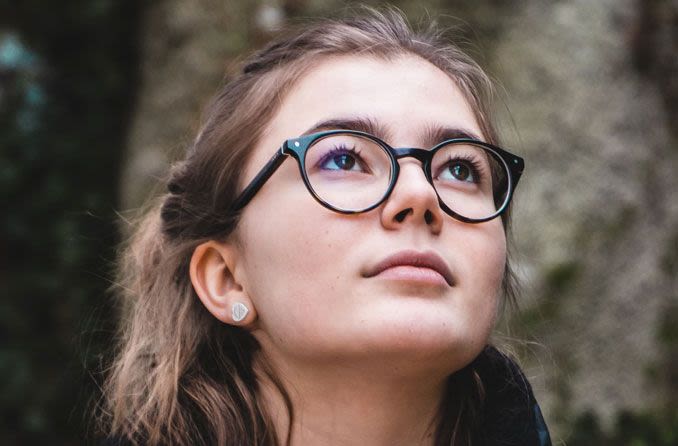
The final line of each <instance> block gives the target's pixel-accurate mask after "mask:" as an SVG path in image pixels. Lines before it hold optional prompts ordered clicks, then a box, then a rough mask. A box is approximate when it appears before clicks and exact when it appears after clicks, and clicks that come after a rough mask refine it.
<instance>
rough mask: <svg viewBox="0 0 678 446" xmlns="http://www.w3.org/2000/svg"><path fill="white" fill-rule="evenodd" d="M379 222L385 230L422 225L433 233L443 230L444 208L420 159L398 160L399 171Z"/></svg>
mask: <svg viewBox="0 0 678 446" xmlns="http://www.w3.org/2000/svg"><path fill="white" fill-rule="evenodd" d="M381 223H382V225H383V226H384V227H385V228H387V229H399V228H401V227H402V226H403V225H405V224H408V223H409V224H415V225H419V224H423V225H425V226H427V227H428V228H429V230H430V231H431V232H432V233H434V234H438V233H439V232H440V230H441V229H442V223H443V210H442V209H441V208H440V205H439V204H438V196H437V195H436V192H435V190H434V189H433V186H432V185H431V183H429V182H428V180H427V179H426V175H425V174H424V170H423V169H422V167H421V163H420V162H418V161H416V160H413V159H406V160H402V161H400V173H399V174H398V178H397V180H396V184H395V186H394V187H393V191H392V192H391V194H390V195H389V197H388V199H387V200H386V203H385V205H384V207H383V209H382V212H381Z"/></svg>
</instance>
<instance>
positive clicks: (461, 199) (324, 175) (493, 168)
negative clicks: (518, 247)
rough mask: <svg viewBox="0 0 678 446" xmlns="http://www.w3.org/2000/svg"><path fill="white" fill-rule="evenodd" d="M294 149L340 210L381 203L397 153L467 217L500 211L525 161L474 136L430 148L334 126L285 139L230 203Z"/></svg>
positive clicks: (307, 174)
mask: <svg viewBox="0 0 678 446" xmlns="http://www.w3.org/2000/svg"><path fill="white" fill-rule="evenodd" d="M288 156H292V157H294V158H295V159H296V160H297V163H298V164H299V171H300V172H301V176H302V178H303V180H304V184H305V185H306V188H307V189H308V191H309V192H310V193H311V195H312V196H313V197H314V198H315V199H316V200H317V201H318V202H319V203H320V204H321V205H323V206H325V207H326V208H328V209H331V210H332V211H335V212H340V213H342V214H357V213H361V212H367V211H369V210H372V209H374V208H376V207H377V206H379V205H380V204H381V203H383V202H384V201H385V200H386V199H387V198H388V197H389V195H390V194H391V192H392V191H393V188H394V187H395V184H396V181H398V174H399V172H400V165H399V163H398V160H399V159H400V158H405V157H412V158H416V159H417V160H419V161H420V162H421V163H422V168H423V170H424V174H425V175H426V179H427V180H428V182H429V183H430V184H431V185H432V186H433V189H434V190H435V192H436V195H437V196H438V203H439V205H440V207H441V209H443V210H444V211H445V212H446V213H447V214H448V215H450V216H452V217H453V218H456V219H457V220H460V221H463V222H467V223H481V222H484V221H488V220H492V219H493V218H495V217H497V216H498V215H501V214H502V213H503V212H504V211H505V210H506V209H507V207H508V205H509V202H510V201H511V196H512V195H513V191H514V190H515V188H516V185H517V184H518V180H519V179H520V176H521V174H522V172H523V169H524V165H525V163H524V160H523V159H522V158H520V157H519V156H516V155H513V154H511V153H509V152H507V151H505V150H503V149H501V148H499V147H496V146H494V145H492V144H488V143H486V142H483V141H477V140H475V139H469V138H458V139H449V140H446V141H443V142H441V143H440V144H438V145H436V146H435V147H433V148H432V149H430V150H424V149H417V148H393V147H391V146H389V145H388V144H386V143H385V142H384V141H382V140H380V139H379V138H377V137H376V136H373V135H370V134H369V133H364V132H360V131H356V130H329V131H324V132H319V133H313V134H310V135H305V136H301V137H299V138H292V139H288V140H287V141H285V142H284V143H283V145H282V147H280V149H279V150H277V151H276V152H275V154H274V155H273V157H272V158H271V159H270V160H269V161H268V162H267V163H266V165H265V166H264V167H263V168H262V169H261V171H260V172H259V173H258V174H257V176H256V177H254V179H253V180H252V181H251V182H250V184H249V185H247V187H246V188H245V189H244V190H243V192H242V193H241V194H240V196H239V197H238V198H237V199H236V201H235V202H234V204H233V206H232V210H233V211H238V210H241V209H242V208H244V207H245V206H246V205H247V204H248V203H249V202H250V200H251V199H252V198H253V197H254V195H255V194H256V193H257V192H258V191H259V189H260V188H261V187H262V186H263V185H264V183H265V182H266V181H267V180H268V179H269V178H270V177H271V175H273V173H274V172H275V171H276V170H277V169H278V167H280V165H281V164H282V163H283V161H285V159H286V158H287V157H288Z"/></svg>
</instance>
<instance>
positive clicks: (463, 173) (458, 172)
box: [439, 160, 477, 183]
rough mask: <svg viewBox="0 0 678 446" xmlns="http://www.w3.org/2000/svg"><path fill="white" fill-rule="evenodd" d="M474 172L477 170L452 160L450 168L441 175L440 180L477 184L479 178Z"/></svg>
mask: <svg viewBox="0 0 678 446" xmlns="http://www.w3.org/2000/svg"><path fill="white" fill-rule="evenodd" d="M474 170H475V169H474V168H473V166H469V165H468V164H467V163H465V162H462V161H459V160H456V161H455V160H452V161H450V164H449V165H448V167H447V168H446V169H445V170H444V171H443V172H442V173H441V175H440V178H439V179H441V180H443V181H445V180H448V181H449V180H456V181H463V182H467V183H475V182H477V178H476V175H475V174H474V173H475V172H474Z"/></svg>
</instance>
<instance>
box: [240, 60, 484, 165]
mask: <svg viewBox="0 0 678 446" xmlns="http://www.w3.org/2000/svg"><path fill="white" fill-rule="evenodd" d="M279 105H280V106H279V109H278V111H277V112H276V114H275V115H274V117H273V119H272V120H271V122H270V123H269V125H268V126H267V129H266V131H265V132H264V134H263V136H262V139H261V140H260V144H258V148H259V147H264V148H265V149H263V150H264V151H265V152H266V153H256V154H253V155H254V156H253V158H255V159H256V158H262V159H267V158H268V157H270V155H271V152H272V151H273V150H275V148H277V147H279V146H280V144H281V143H282V142H283V141H284V140H286V139H289V138H294V137H297V136H300V135H302V134H303V133H305V132H307V131H308V130H309V129H310V128H313V127H314V126H315V125H316V124H317V123H319V122H323V121H331V120H351V119H353V118H362V119H368V120H370V121H371V122H373V123H374V124H375V127H377V128H379V129H380V132H381V133H382V134H380V135H377V136H379V137H381V138H382V139H384V140H385V141H386V142H388V143H389V144H391V145H394V146H413V147H417V146H424V145H425V143H427V142H428V141H424V137H423V135H425V134H429V135H430V133H431V129H435V128H459V129H463V130H465V131H466V132H468V133H469V134H471V135H482V132H481V130H480V128H479V125H478V123H477V121H476V119H475V115H474V113H473V110H472V109H471V107H470V105H469V103H468V101H467V100H466V99H465V97H464V95H463V94H462V92H461V90H460V89H459V88H458V86H457V85H456V83H455V82H454V81H453V80H452V79H451V78H450V77H449V76H448V75H447V74H446V73H444V72H443V71H442V70H440V69H439V68H437V67H436V66H434V65H433V64H431V63H430V62H428V61H426V60H424V59H422V58H420V57H418V56H414V55H402V56H398V57H395V58H392V59H389V60H386V59H381V58H376V57H372V56H356V55H350V56H337V57H325V58H323V59H322V60H321V61H319V62H317V63H315V64H313V66H312V67H310V68H309V69H308V70H307V71H306V72H305V73H303V75H302V76H301V77H300V79H299V80H298V81H297V82H296V83H295V84H294V86H293V87H292V88H291V89H290V90H289V91H288V92H287V93H286V94H285V95H284V97H283V99H282V102H281V104H279ZM264 162H265V161H264ZM255 164H257V163H256V162H255Z"/></svg>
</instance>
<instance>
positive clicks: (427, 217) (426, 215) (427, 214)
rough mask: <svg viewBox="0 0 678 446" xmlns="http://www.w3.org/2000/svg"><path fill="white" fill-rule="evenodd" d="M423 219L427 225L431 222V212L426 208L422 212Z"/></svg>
mask: <svg viewBox="0 0 678 446" xmlns="http://www.w3.org/2000/svg"><path fill="white" fill-rule="evenodd" d="M424 221H425V222H426V224H427V225H430V224H431V223H433V212H431V211H429V210H428V209H427V210H426V212H425V213H424Z"/></svg>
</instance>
